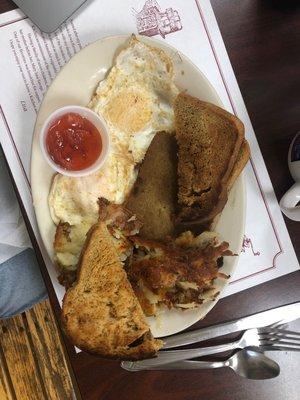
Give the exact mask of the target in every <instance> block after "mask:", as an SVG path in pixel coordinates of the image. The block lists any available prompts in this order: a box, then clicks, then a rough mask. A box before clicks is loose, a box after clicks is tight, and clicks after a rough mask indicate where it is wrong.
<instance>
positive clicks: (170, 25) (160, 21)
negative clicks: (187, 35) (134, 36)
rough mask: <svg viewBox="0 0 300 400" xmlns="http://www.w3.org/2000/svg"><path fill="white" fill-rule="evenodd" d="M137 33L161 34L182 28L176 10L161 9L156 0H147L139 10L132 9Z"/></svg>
mask: <svg viewBox="0 0 300 400" xmlns="http://www.w3.org/2000/svg"><path fill="white" fill-rule="evenodd" d="M134 13H135V17H136V26H137V30H138V33H139V34H140V35H145V36H155V35H161V36H162V37H163V38H165V37H166V35H168V34H169V33H172V32H177V31H180V30H181V29H182V25H181V21H180V16H179V14H178V11H176V10H174V9H173V8H167V9H166V10H165V11H163V10H162V9H161V7H160V5H159V4H158V2H157V1H156V0H147V1H146V2H145V4H144V7H143V8H142V9H141V11H140V12H137V11H135V10H134Z"/></svg>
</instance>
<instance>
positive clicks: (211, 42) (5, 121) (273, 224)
mask: <svg viewBox="0 0 300 400" xmlns="http://www.w3.org/2000/svg"><path fill="white" fill-rule="evenodd" d="M195 3H196V6H197V9H198V11H199V15H200V18H201V21H202V23H203V26H204V29H205V32H206V35H207V38H208V41H209V43H210V46H211V49H212V52H213V55H214V58H215V60H216V63H217V66H218V70H219V72H220V76H221V79H222V82H223V85H224V88H225V90H226V93H227V96H228V99H229V101H230V104H231V107H232V110H233V112H234V114H235V115H237V111H236V107H235V104H234V101H233V99H232V97H231V94H230V91H229V88H228V85H227V82H226V79H225V77H224V74H223V71H222V68H221V65H220V62H219V59H218V56H217V53H216V49H215V47H214V44H213V41H212V38H211V36H210V33H209V30H208V27H207V24H206V21H205V18H204V14H203V11H202V9H201V6H200V4H199V2H198V0H195ZM27 18H28V17H21V18H19V19H16V20H13V21H10V22H7V23H4V24H2V25H0V28H2V27H4V26H7V25H10V24H14V23H16V22H19V21H22V20H24V19H27ZM0 113H1V115H2V118H3V121H4V124H5V126H6V129H7V132H8V134H9V137H10V140H11V143H12V145H13V147H14V149H15V152H16V154H17V157H18V160H19V163H20V166H21V169H22V171H23V174H24V176H25V180H26V183H27V184H28V186H29V189H31V186H30V182H29V179H28V177H27V174H26V171H25V168H24V165H23V163H22V160H21V158H20V154H19V152H18V149H17V146H16V144H15V141H14V139H13V136H12V133H11V131H10V128H9V126H8V123H7V120H6V118H5V115H4V112H3V109H2V107H1V106H0ZM250 163H251V166H252V169H253V172H254V176H255V179H256V181H257V184H258V187H259V190H260V194H261V196H262V199H263V201H264V204H265V207H266V210H267V213H268V216H269V218H270V222H271V225H272V228H273V231H274V234H275V237H276V239H277V242H278V246H279V249H280V251H279V252H278V253H276V254H275V256H274V257H273V262H272V266H271V267H267V268H264V269H262V270H261V271H258V272H254V273H253V274H250V275H247V276H244V277H242V278H240V279H237V280H235V281H232V282H230V284H233V283H236V282H239V281H242V280H244V279H247V278H250V277H253V276H255V275H258V274H261V273H263V272H266V271H269V270H271V269H273V268H276V265H275V260H276V258H277V257H278V256H279V255H280V254H281V253H283V252H284V251H283V248H282V246H281V243H280V240H279V235H278V233H277V230H276V227H275V223H274V221H273V219H272V215H271V213H270V209H269V206H268V203H267V201H266V198H265V195H264V192H263V190H262V185H261V183H260V180H259V177H258V174H257V171H256V168H255V165H254V163H253V160H252V159H250Z"/></svg>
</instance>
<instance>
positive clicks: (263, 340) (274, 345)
mask: <svg viewBox="0 0 300 400" xmlns="http://www.w3.org/2000/svg"><path fill="white" fill-rule="evenodd" d="M272 329H273V331H272ZM288 332H289V333H286V332H285V331H284V330H282V329H280V334H279V332H278V329H274V328H265V329H260V330H259V329H249V330H247V331H245V332H244V333H243V335H242V336H241V337H240V339H238V340H235V341H233V342H230V343H225V344H220V345H216V346H209V347H202V348H196V349H185V350H167V351H159V352H158V355H157V357H155V358H151V359H148V360H142V361H135V362H128V363H126V362H123V363H122V367H123V368H126V367H127V368H129V364H130V368H131V369H136V370H142V369H148V368H149V367H154V366H158V365H160V366H161V365H165V364H169V363H173V362H177V361H183V360H189V359H193V358H197V357H203V356H207V355H211V354H216V353H223V352H225V351H232V350H235V349H244V348H246V347H249V346H255V347H259V348H261V349H263V350H300V337H299V335H298V334H297V333H296V332H292V331H288Z"/></svg>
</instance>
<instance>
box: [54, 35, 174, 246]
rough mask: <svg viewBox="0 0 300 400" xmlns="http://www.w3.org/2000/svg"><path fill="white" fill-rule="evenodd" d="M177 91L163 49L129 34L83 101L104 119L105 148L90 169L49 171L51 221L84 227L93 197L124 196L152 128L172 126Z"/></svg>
mask: <svg viewBox="0 0 300 400" xmlns="http://www.w3.org/2000/svg"><path fill="white" fill-rule="evenodd" d="M178 93H179V91H178V88H177V87H176V85H175V83H174V71H173V64H172V61H171V59H170V58H169V57H168V55H167V54H166V53H165V52H164V51H162V50H160V49H158V48H155V47H152V46H149V45H147V44H145V43H143V42H141V41H139V40H138V39H137V38H136V37H135V36H132V37H131V39H130V40H129V42H128V43H127V45H126V46H125V47H124V48H123V50H121V52H120V53H119V54H118V55H117V56H116V58H115V63H114V65H113V67H112V68H111V69H110V71H109V73H108V75H107V77H106V78H105V79H104V80H103V81H101V82H100V83H99V85H98V87H97V89H96V92H95V94H94V96H93V98H92V100H91V102H90V104H89V105H88V106H89V107H90V108H91V109H92V110H94V111H95V112H96V113H98V114H99V115H101V116H102V117H103V118H104V119H105V121H106V123H107V126H108V130H109V134H110V139H111V149H110V154H109V155H108V158H107V161H106V163H105V165H104V166H103V167H102V168H101V169H99V170H98V171H97V172H95V173H93V174H91V175H88V176H85V177H81V178H73V177H67V176H63V175H60V174H57V175H56V176H55V177H54V180H53V184H52V186H51V190H50V194H49V208H50V214H51V217H52V219H53V221H54V223H55V224H56V225H57V224H58V223H59V222H63V223H64V222H67V223H69V224H70V225H71V227H72V226H76V229H77V230H78V229H80V225H81V224H83V225H84V227H85V228H84V230H85V231H86V226H87V224H88V225H90V226H91V225H92V224H93V223H95V222H96V221H97V217H98V204H97V200H98V198H99V197H104V198H106V199H107V200H109V201H110V202H112V203H116V204H122V203H123V202H124V200H125V198H126V196H127V195H128V194H129V192H130V190H131V188H132V186H133V184H134V182H135V180H136V178H137V166H138V164H139V163H141V162H142V160H143V158H144V156H145V154H146V151H147V149H148V147H149V145H150V143H151V140H152V139H153V137H154V135H155V133H156V132H159V131H172V130H173V129H174V113H173V108H172V104H173V100H174V99H175V97H176V96H177V94H178ZM78 227H79V228H78ZM76 237H82V236H80V235H78V236H76ZM82 244H83V243H80V246H79V247H80V248H81V245H82ZM75 247H76V248H78V244H77V243H76V246H75Z"/></svg>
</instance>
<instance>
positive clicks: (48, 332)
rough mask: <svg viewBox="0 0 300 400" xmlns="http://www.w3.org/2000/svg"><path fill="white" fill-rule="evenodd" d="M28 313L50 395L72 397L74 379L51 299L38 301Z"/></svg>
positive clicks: (62, 399) (64, 399)
mask: <svg viewBox="0 0 300 400" xmlns="http://www.w3.org/2000/svg"><path fill="white" fill-rule="evenodd" d="M25 315H26V319H27V323H28V329H29V331H30V335H31V338H32V343H33V346H34V352H35V355H36V360H37V363H38V366H39V369H40V371H41V377H42V379H43V382H44V386H45V392H46V395H47V398H48V399H51V400H69V399H72V398H73V397H74V390H73V385H72V380H71V377H70V373H69V369H68V365H67V362H66V358H65V355H64V350H63V348H62V345H61V340H60V335H59V333H58V328H57V326H56V322H55V319H54V316H53V312H52V310H51V306H50V303H49V301H48V300H46V301H44V302H42V303H39V304H37V305H36V306H35V307H34V308H32V309H31V310H28V311H26V313H25Z"/></svg>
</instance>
